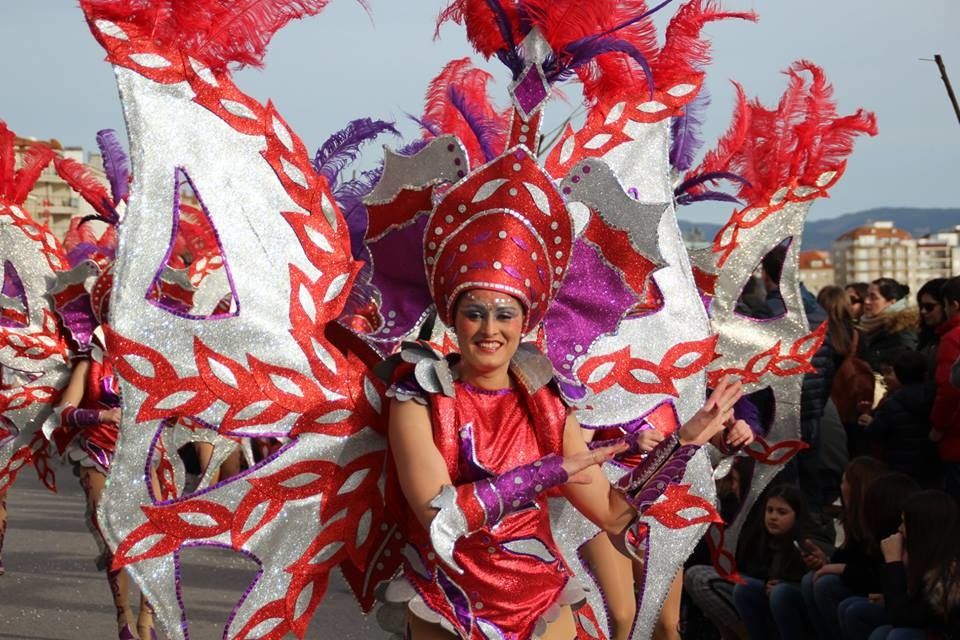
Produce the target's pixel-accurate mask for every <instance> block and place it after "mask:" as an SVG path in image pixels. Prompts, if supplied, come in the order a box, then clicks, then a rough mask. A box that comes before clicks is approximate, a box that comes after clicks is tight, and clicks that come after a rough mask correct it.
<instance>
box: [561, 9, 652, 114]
mask: <svg viewBox="0 0 960 640" xmlns="http://www.w3.org/2000/svg"><path fill="white" fill-rule="evenodd" d="M645 11H647V4H646V2H644V1H643V0H618V1H617V2H616V3H615V7H614V8H613V11H612V12H611V14H610V15H609V16H608V17H607V18H606V19H605V22H604V27H605V29H604V30H606V29H611V28H613V27H615V26H617V25H619V24H622V23H623V22H626V21H627V20H629V19H630V18H631V17H633V16H637V15H640V14H642V13H644V12H645ZM614 37H616V38H618V39H620V40H625V41H626V42H629V43H630V44H631V45H633V46H634V47H635V48H636V49H637V50H638V51H639V52H640V53H641V54H643V57H645V58H646V59H647V60H651V61H652V60H655V59H656V57H657V54H658V52H659V48H660V46H659V44H658V43H657V28H656V25H655V24H654V22H653V18H652V17H648V18H646V19H644V20H640V21H639V22H636V23H634V24H632V25H630V26H628V27H624V28H623V29H620V30H619V31H617V32H616V33H615V34H614ZM577 73H578V75H579V76H580V81H581V82H582V83H583V95H584V97H585V98H586V100H587V102H588V103H590V104H597V103H610V102H613V101H615V100H616V99H618V96H620V95H622V94H625V93H633V92H635V91H637V90H640V91H644V92H646V90H647V86H648V83H647V75H646V73H645V72H644V71H643V69H641V68H640V66H639V65H637V63H636V62H635V61H634V60H633V59H631V58H630V57H629V56H627V55H624V54H622V53H606V54H603V55H601V56H598V57H597V58H596V60H595V61H594V63H593V64H589V65H586V66H584V67H582V68H581V69H579V70H578V71H577Z"/></svg>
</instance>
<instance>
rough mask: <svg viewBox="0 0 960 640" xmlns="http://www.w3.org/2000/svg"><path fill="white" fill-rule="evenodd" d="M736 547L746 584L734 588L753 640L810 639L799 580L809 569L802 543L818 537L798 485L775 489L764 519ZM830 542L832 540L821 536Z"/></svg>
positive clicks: (744, 621)
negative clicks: (776, 639) (802, 552)
mask: <svg viewBox="0 0 960 640" xmlns="http://www.w3.org/2000/svg"><path fill="white" fill-rule="evenodd" d="M749 524H751V525H753V526H750V527H749V529H748V530H746V531H744V534H743V535H742V536H741V540H740V544H739V545H738V549H737V567H738V569H739V570H740V573H741V575H742V576H743V579H744V581H745V582H744V583H743V584H738V585H736V586H735V587H734V588H733V601H734V604H735V606H736V609H737V613H738V614H739V615H740V619H741V620H742V621H743V625H744V627H746V630H747V634H748V635H749V637H750V638H752V639H753V640H762V639H765V638H781V640H790V639H792V638H797V639H801V638H806V637H807V635H808V634H809V630H808V628H807V621H806V618H805V616H804V614H803V598H802V596H801V594H800V579H801V578H802V577H803V574H804V571H805V570H806V567H805V564H804V560H803V557H802V555H801V553H800V547H799V541H800V540H810V539H811V538H814V537H816V536H817V535H818V533H817V531H818V529H817V527H816V526H815V525H814V523H813V521H812V519H811V518H810V514H809V512H808V510H807V505H806V502H805V501H804V497H803V492H802V491H801V490H800V489H799V488H798V487H796V486H793V485H778V486H775V487H773V488H772V489H771V490H770V491H769V492H768V493H767V497H766V501H765V502H764V508H763V513H762V518H759V519H757V520H755V521H754V522H752V523H749ZM821 543H822V544H823V545H824V546H826V544H827V541H825V540H821Z"/></svg>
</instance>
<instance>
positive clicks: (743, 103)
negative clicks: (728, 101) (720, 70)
mask: <svg viewBox="0 0 960 640" xmlns="http://www.w3.org/2000/svg"><path fill="white" fill-rule="evenodd" d="M733 86H734V88H735V89H736V91H737V96H736V98H735V100H736V104H735V106H734V109H733V119H732V120H731V122H730V128H729V129H727V131H726V133H724V134H723V136H722V137H721V138H720V139H719V140H718V141H717V145H716V146H715V147H714V148H713V149H711V150H710V151H708V152H707V154H706V155H704V157H703V160H702V161H701V162H700V166H698V167H696V168H694V169H692V170H690V171H688V172H687V174H686V175H685V176H684V180H689V179H691V178H694V177H696V176H700V175H704V174H707V173H716V172H734V173H735V172H736V169H735V168H734V167H733V163H734V161H735V159H736V157H737V154H738V153H739V152H740V151H741V150H742V148H743V146H744V145H745V144H746V143H747V136H748V135H749V133H750V119H751V117H752V115H753V114H752V112H751V110H750V105H749V104H748V103H747V95H746V93H745V92H744V90H743V86H742V85H740V83H738V82H734V83H733ZM704 190H706V186H705V185H698V186H696V187H693V188H691V189H690V193H692V194H696V193H699V192H701V191H704Z"/></svg>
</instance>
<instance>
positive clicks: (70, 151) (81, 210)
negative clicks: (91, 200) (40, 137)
mask: <svg viewBox="0 0 960 640" xmlns="http://www.w3.org/2000/svg"><path fill="white" fill-rule="evenodd" d="M34 142H37V141H36V140H33V139H27V138H17V139H16V141H15V143H14V152H15V154H16V156H17V161H18V162H19V158H20V155H21V154H22V153H23V152H25V151H26V150H27V145H28V144H30V143H34ZM42 142H43V143H44V144H47V145H49V146H51V147H52V148H53V149H54V150H55V151H56V152H57V153H58V154H60V155H61V156H62V157H66V158H70V159H71V160H76V161H77V162H80V163H85V164H86V165H87V168H88V169H90V171H91V172H92V173H93V175H94V176H96V177H97V179H99V180H100V181H101V182H102V183H103V184H104V185H107V184H108V182H107V178H106V174H105V173H104V171H103V158H101V156H100V154H99V153H90V154H89V155H88V156H87V158H86V159H85V158H84V155H85V154H84V151H83V149H82V148H80V147H63V146H61V144H60V143H59V142H58V141H56V140H45V141H42ZM23 208H24V210H26V212H27V213H29V214H30V215H31V216H32V217H33V219H34V220H37V221H38V222H42V223H44V224H46V225H47V226H48V227H50V230H51V231H52V232H53V234H54V235H55V236H57V237H58V238H60V239H63V236H64V234H66V232H67V229H68V228H69V227H70V219H71V218H72V217H73V216H76V215H80V216H87V215H92V214H93V213H95V211H94V209H93V207H91V206H90V205H89V204H88V203H87V202H86V201H85V200H84V199H83V198H81V197H80V196H79V195H78V194H77V193H76V192H75V191H74V190H73V189H71V188H70V185H68V184H67V183H66V182H65V181H64V180H63V178H61V177H60V176H59V175H57V172H56V170H55V169H54V167H53V163H51V164H50V165H49V166H48V167H47V168H46V169H44V170H43V172H42V173H41V174H40V178H39V180H37V184H36V185H35V186H34V188H33V190H32V191H31V192H30V194H29V195H28V196H27V199H26V201H25V202H24V206H23Z"/></svg>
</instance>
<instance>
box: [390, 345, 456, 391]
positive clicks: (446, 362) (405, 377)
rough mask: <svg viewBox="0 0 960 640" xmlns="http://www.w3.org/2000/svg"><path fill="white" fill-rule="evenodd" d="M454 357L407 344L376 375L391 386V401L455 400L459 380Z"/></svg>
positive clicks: (431, 348) (431, 349)
mask: <svg viewBox="0 0 960 640" xmlns="http://www.w3.org/2000/svg"><path fill="white" fill-rule="evenodd" d="M454 357H455V356H453V355H451V356H449V357H444V356H443V354H441V353H440V352H439V351H437V350H436V349H435V348H433V346H431V345H430V344H429V343H427V342H423V341H418V342H404V343H403V344H402V345H401V347H400V351H399V352H398V353H395V354H393V355H392V356H390V357H389V358H387V359H386V360H384V361H383V362H381V363H380V364H378V365H377V366H376V367H375V368H374V372H375V373H376V374H377V375H378V376H379V377H380V378H381V379H382V380H384V381H385V382H389V383H390V388H389V389H388V390H387V395H388V396H389V397H392V398H397V399H398V400H401V401H403V400H410V399H418V398H419V399H425V396H427V395H431V394H442V395H445V396H448V397H451V398H452V397H453V395H454V390H453V382H454V380H456V377H457V376H456V372H455V371H454V369H453V367H452V365H453V364H454V362H455V360H454Z"/></svg>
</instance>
